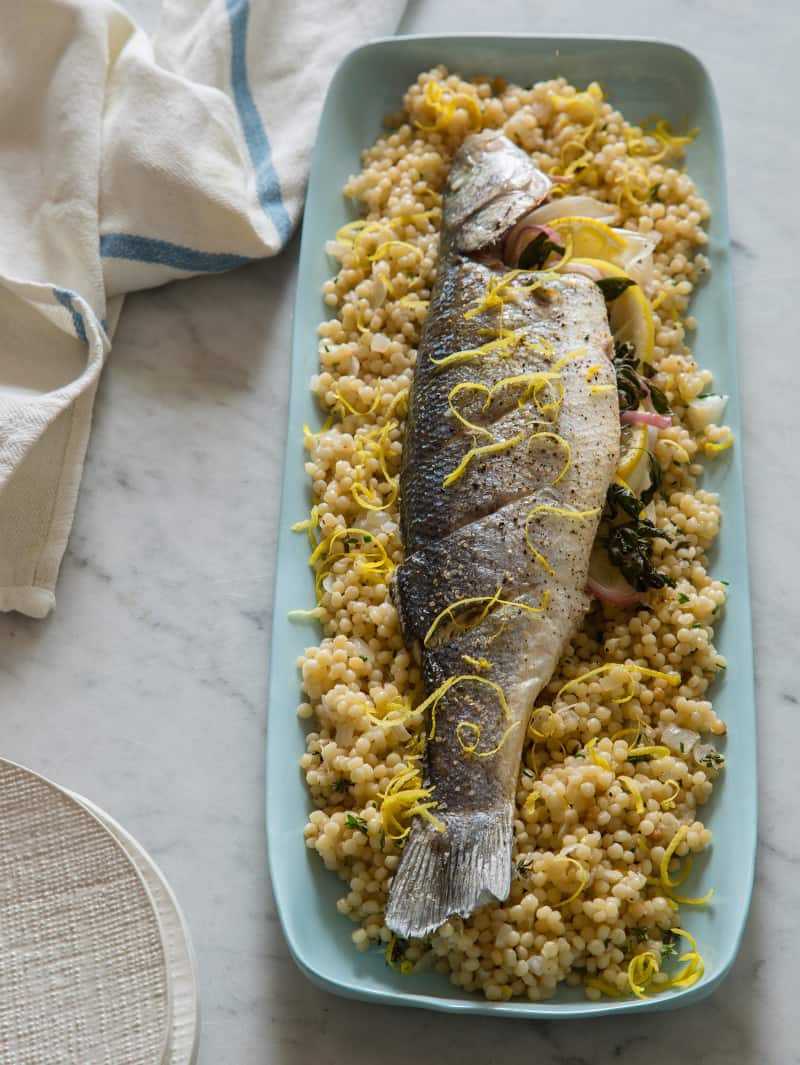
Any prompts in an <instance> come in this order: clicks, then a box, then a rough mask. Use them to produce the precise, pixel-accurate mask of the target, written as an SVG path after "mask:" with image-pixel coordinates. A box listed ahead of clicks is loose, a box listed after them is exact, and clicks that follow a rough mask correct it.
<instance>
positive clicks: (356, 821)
mask: <svg viewBox="0 0 800 1065" xmlns="http://www.w3.org/2000/svg"><path fill="white" fill-rule="evenodd" d="M344 826H345V828H351V829H352V830H353V832H363V833H364V835H365V836H366V834H367V822H366V821H365V820H364V818H363V817H356V815H355V814H348V815H347V817H346V818H345V822H344Z"/></svg>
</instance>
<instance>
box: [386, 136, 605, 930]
mask: <svg viewBox="0 0 800 1065" xmlns="http://www.w3.org/2000/svg"><path fill="white" fill-rule="evenodd" d="M549 192H550V181H549V179H548V178H547V177H546V176H545V175H544V174H542V173H541V172H540V171H539V170H537V169H536V168H535V167H534V166H533V164H532V163H531V161H530V159H529V157H528V156H527V155H526V153H524V152H523V151H521V150H520V149H518V148H517V147H516V146H515V145H513V144H512V143H511V141H509V140H508V139H507V138H506V137H505V136H503V135H502V134H499V133H497V132H495V131H486V132H483V133H479V134H474V135H472V136H470V137H468V138H467V139H466V140H465V142H464V144H463V145H462V147H461V148H460V149H459V151H458V152H457V154H456V156H455V158H454V160H453V164H452V167H451V170H450V174H449V177H448V181H447V185H446V188H445V193H444V199H443V220H442V230H441V244H440V252H439V264H438V271H437V278H436V285H435V288H434V292H433V296H432V300H431V307H430V312H429V314H428V318H427V320H426V323H425V327H424V330H423V336H422V340H421V343H420V348H419V354H418V358H417V364H416V369H415V372H414V381H413V386H412V392H411V400H410V406H409V416H408V421H407V427H406V438H405V443H404V449H403V464H402V469H401V474H400V491H401V532H402V537H403V543H404V548H405V559H404V561H403V563H402V564H401V565H400V566H399V567H398V568H397V570H396V571H395V574H394V583H393V589H392V592H393V596H394V600H395V602H396V604H397V607H398V611H399V614H400V621H401V626H402V630H403V635H404V639H405V641H406V643H407V644H408V645H409V646H411V647H415V648H416V649H417V650H418V651H419V652H420V654H421V663H422V672H423V678H424V684H425V689H426V693H427V695H428V697H429V698H428V700H426V703H427V709H426V715H427V720H426V726H427V736H428V740H427V744H426V748H425V754H424V783H425V786H426V787H428V788H431V789H433V799H434V800H435V801H436V803H437V807H436V818H437V820H438V821H439V822H440V823H439V824H438V825H437V824H436V823H433V822H431V821H428V820H423V819H422V818H415V819H414V821H413V823H412V828H411V832H410V835H409V837H408V840H407V842H406V844H405V847H404V850H403V853H402V856H401V860H400V864H399V866H398V869H397V872H396V873H395V876H394V880H393V883H392V886H391V890H390V894H389V900H388V904H387V909H386V924H387V926H388V927H389V928H390V929H391V930H392V931H394V932H396V933H397V934H399V935H401V936H404V937H409V936H423V935H426V934H427V933H428V932H430V931H432V930H433V929H435V928H437V927H438V926H439V925H441V924H442V923H443V922H444V921H445V920H446V919H447V918H448V917H449V916H451V915H453V914H459V915H461V916H462V917H467V916H469V915H470V914H471V913H473V911H474V910H475V909H476V908H477V907H478V906H480V905H482V904H484V903H486V902H489V901H490V900H491V899H493V898H494V899H498V900H502V899H505V898H506V897H507V896H508V893H509V890H510V886H511V849H512V842H513V818H514V799H515V793H516V789H517V781H518V777H519V769H520V759H521V755H522V749H523V744H524V740H525V733H526V729H527V726H528V720H529V717H530V714H531V710H532V708H533V705H534V701H535V699H536V697H537V696H538V695H539V693H540V692H541V690H542V689H543V687H544V686H545V685H546V684H547V683H548V681H549V680H550V678H551V676H552V674H553V672H554V670H555V669H556V666H557V664H558V662H559V659H560V658H561V656H562V654H563V652H564V649H565V647H566V645H567V644H568V643H569V641H570V639H571V638H572V636H573V635H574V633H575V631H576V629H577V627H578V625H579V624H580V621H581V619H582V618H583V616H584V614H585V612H586V610H587V609H588V605H589V598H588V596H587V594H586V591H585V586H586V578H587V572H588V565H589V555H590V551H591V548H592V543H593V541H594V537H595V534H596V532H597V526H598V522H599V519H600V513H601V509H602V507H603V504H604V501H605V497H606V492H607V490H608V487H609V485H610V484H611V482H612V480H613V477H614V473H615V470H616V466H617V462H618V457H619V439H620V423H619V409H618V402H617V391H616V378H615V374H614V369H613V366H612V363H611V361H610V358H609V355H610V353H611V352H612V350H613V348H612V339H611V336H610V333H609V327H608V318H607V313H606V306H605V301H604V299H603V295H602V293H601V290H600V288H599V287H598V286H597V285H596V284H595V283H594V281H592V280H591V279H590V278H588V277H584V276H582V275H580V274H571V273H558V272H555V271H552V270H540V271H527V270H526V271H509V269H508V267H507V266H506V265H505V264H504V263H503V262H502V258H501V256H502V244H503V238H504V237H505V235H506V234H508V232H509V231H510V229H511V228H512V227H513V226H514V225H515V224H516V223H517V222H519V221H520V219H521V218H523V216H524V215H525V214H526V213H527V212H529V211H530V210H532V209H533V208H535V207H536V206H537V204H539V203H541V202H542V201H543V200H545V199H546V198H547V196H548V194H549ZM442 825H443V826H444V831H442V830H441V826H442Z"/></svg>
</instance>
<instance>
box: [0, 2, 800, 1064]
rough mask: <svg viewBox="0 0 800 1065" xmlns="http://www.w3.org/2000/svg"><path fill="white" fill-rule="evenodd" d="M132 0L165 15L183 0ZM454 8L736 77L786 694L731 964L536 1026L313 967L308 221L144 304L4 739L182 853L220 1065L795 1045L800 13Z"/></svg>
mask: <svg viewBox="0 0 800 1065" xmlns="http://www.w3.org/2000/svg"><path fill="white" fill-rule="evenodd" d="M126 6H128V7H129V8H130V9H131V10H132V11H133V12H134V13H135V15H136V16H137V17H138V18H139V19H140V20H141V21H142V22H143V24H144V25H145V26H147V27H153V26H154V24H155V21H156V18H157V11H158V0H135V2H134V0H127V4H126ZM454 7H455V5H452V4H449V3H447V0H412V2H411V4H410V8H409V12H408V14H407V16H406V19H405V21H404V23H403V26H402V29H403V30H405V31H408V32H429V31H438V32H448V31H451V30H453V29H454V28H457V29H458V30H493V31H498V30H502V31H527V32H537V31H541V32H543V33H549V32H556V33H574V32H583V33H606V34H611V35H614V34H617V35H621V34H628V35H640V36H652V37H662V38H666V39H669V40H672V41H675V42H678V43H682V44H685V45H686V46H688V47H689V48H690V49H692V50H693V51H695V52H696V53H697V54H698V55H699V56H700V57H701V58H702V59H703V60H704V62H705V63H706V65H707V66H708V68H709V70H710V72H711V75H712V78H713V80H714V83H715V85H716V88H717V92H718V94H719V98H720V101H721V106H722V113H723V120H724V128H725V136H726V143H727V152H728V170H729V189H730V202H731V214H732V230H733V235H734V248H735V272H736V290H737V295H738V297H739V300H738V305H737V311H736V313H737V322H738V328H739V348H740V358H741V368H742V387H743V390H744V398H745V434H744V441H743V446H744V448H745V452H746V468H747V475H748V484H747V493H748V494H747V502H748V511H749V531H750V549H751V571H752V578H753V589H754V600H753V606H754V621H755V638H756V660H757V667H758V669H757V672H758V702H759V707H760V711H761V728H760V751H759V760H760V766H761V849H760V856H759V865H758V873H757V880H756V890H755V895H754V901H753V907H752V911H751V915H750V920H749V924H748V928H747V933H746V936H745V940H744V944H743V947H742V950H741V954H740V956H739V958H738V961H737V962H736V965H735V968H734V970H733V972H732V974H731V975H730V977H729V978H728V980H727V981H726V982H725V983H724V985H723V986H722V988H721V989H720V990H719V991H718V992H717V993H716V994H715V995H714V996H713V997H712V998H711V999H709V1000H708V1001H706V1002H704V1003H702V1004H700V1005H697V1006H694V1007H690V1008H687V1009H685V1010H683V1011H682V1012H680V1013H672V1014H670V1013H666V1014H654V1015H651V1016H647V1017H644V1016H643V1017H639V1018H636V1019H630V1018H628V1019H625V1020H622V1021H617V1020H612V1019H603V1020H598V1021H593V1022H591V1023H582V1024H580V1023H546V1024H533V1023H528V1024H522V1023H513V1022H509V1021H492V1020H487V1019H483V1018H463V1019H460V1020H458V1021H457V1022H456V1021H455V1020H454V1019H453V1018H451V1017H446V1016H439V1015H434V1014H426V1013H423V1012H414V1013H410V1012H399V1011H396V1010H392V1009H390V1008H381V1007H375V1006H367V1005H364V1004H361V1003H355V1002H348V1001H345V1000H342V999H338V998H334V997H332V996H330V995H327V994H325V993H323V992H320V991H318V990H316V989H315V988H313V987H312V986H311V985H310V984H309V983H308V982H307V981H306V980H305V978H304V977H303V976H301V975H300V973H299V972H298V971H297V970H296V969H295V967H294V965H293V963H292V961H291V960H290V958H289V955H288V952H287V949H286V946H285V944H284V941H283V938H282V935H281V931H280V927H279V925H278V921H277V918H276V915H275V911H274V907H273V904H272V900H271V896H270V888H269V883H268V880H267V871H266V861H265V850H264V831H263V812H262V811H263V790H264V782H263V734H264V717H265V704H266V686H267V668H268V635H269V629H270V620H271V617H270V601H271V589H272V571H273V565H274V545H275V538H276V530H277V521H278V497H279V491H280V489H279V474H280V468H281V463H282V452H283V440H284V428H285V420H286V397H287V389H288V359H289V336H290V320H291V307H292V301H293V295H294V292H293V290H294V279H295V268H296V262H297V241H296V240H295V241H294V242H293V243H292V245H291V246H290V248H289V249H288V251H287V252H286V253H285V254H284V255H283V256H282V257H281V258H280V259H279V260H277V261H272V262H268V263H264V264H263V265H259V266H255V267H250V268H246V269H244V270H240V271H238V272H236V273H233V274H228V275H225V276H222V277H218V278H209V279H201V280H196V281H190V282H185V283H182V284H179V285H170V286H168V287H166V288H162V289H160V290H157V291H154V292H150V293H146V294H143V295H140V296H134V297H132V298H130V299H129V301H128V304H127V307H126V310H125V312H124V315H123V320H122V323H121V325H120V328H119V332H118V334H117V339H116V342H115V345H114V352H113V355H112V358H111V363H110V365H109V367H108V369H107V370H106V373H105V376H104V378H103V381H102V384H101V387H100V392H99V396H98V401H97V406H96V414H95V426H94V433H93V436H92V440H91V446H90V449H89V458H88V463H87V466H86V473H85V476H84V480H83V486H82V489H81V496H80V501H79V506H78V513H77V520H76V522H75V527H74V531H73V534H72V540H71V543H70V548H69V552H68V554H67V557H66V560H65V563H64V567H63V571H62V576H61V580H60V583H59V587H58V607H57V610H56V612H55V614H54V615H53V616H52V617H51V618H49V619H48V620H47V621H45V622H36V621H27V620H25V619H22V618H20V617H18V616H2V617H0V682H1V683H2V718H1V719H0V721H1V724H0V728H1V730H2V732H1V734H2V753H3V755H4V756H6V757H9V758H12V759H15V760H17V761H19V762H22V763H23V764H26V765H29V766H31V767H32V768H34V769H36V770H39V771H40V772H43V773H45V774H47V775H49V776H52V777H53V778H54V779H56V780H57V781H59V782H60V783H61V784H64V785H66V786H68V787H70V788H74V789H75V790H77V791H79V792H81V793H83V794H85V795H87V796H88V797H89V798H91V799H93V800H94V801H96V802H98V803H99V804H100V805H102V806H103V807H104V808H106V809H107V810H108V811H109V812H110V813H111V814H112V815H113V816H114V817H116V818H118V819H119V820H120V821H121V822H122V823H123V824H124V825H125V826H126V827H127V828H128V829H130V831H131V832H133V833H134V834H135V835H136V836H137V837H138V838H139V839H140V840H141V841H142V843H143V844H144V845H145V846H146V847H147V848H148V849H149V850H150V851H151V853H152V854H153V855H154V857H155V858H156V860H157V861H158V862H159V863H160V864H161V866H162V867H163V869H164V871H165V873H166V874H167V876H168V878H169V879H170V881H171V883H172V885H173V886H174V888H175V891H176V892H177V895H178V897H179V899H180V900H181V902H182V904H183V906H184V907H185V910H186V913H187V916H188V918H189V922H190V924H191V928H192V932H193V936H194V942H195V946H196V949H197V954H198V960H199V967H200V980H201V991H202V1000H203V1018H204V1020H203V1034H202V1044H201V1051H200V1059H199V1060H200V1065H256V1063H263V1062H266V1061H269V1062H270V1063H271V1065H288V1063H289V1062H292V1063H298V1065H303V1063H305V1062H309V1063H310V1062H312V1061H313V1062H315V1065H333V1063H337V1065H338V1063H347V1065H372V1063H374V1062H375V1061H377V1060H380V1061H382V1062H383V1063H385V1065H406V1063H407V1061H408V1060H409V1043H408V1040H406V1039H405V1038H400V1037H399V1035H400V1033H401V1031H402V1028H401V1026H402V1025H408V1026H410V1030H411V1031H413V1033H414V1035H413V1047H414V1053H413V1059H414V1061H415V1062H416V1063H418V1065H429V1063H430V1065H433V1063H434V1062H435V1063H436V1065H455V1063H459V1065H460V1063H461V1062H481V1063H490V1062H499V1061H501V1060H502V1061H504V1062H520V1061H526V1062H538V1063H542V1065H584V1063H589V1062H592V1063H605V1062H611V1061H613V1060H617V1059H619V1060H621V1061H628V1060H630V1061H633V1060H636V1059H637V1058H638V1057H639V1056H641V1057H642V1058H643V1059H644V1056H645V1054H646V1057H647V1061H648V1062H649V1063H650V1065H679V1063H680V1065H685V1063H686V1062H687V1061H691V1062H694V1063H697V1065H723V1063H724V1065H728V1063H730V1062H736V1063H737V1065H792V1063H798V1062H800V1040H798V1039H793V1038H792V1037H793V1036H798V1035H800V1025H799V1024H798V1020H797V1011H796V1006H795V999H796V980H795V964H794V956H795V951H794V949H793V948H794V946H795V945H796V942H797V938H798V934H800V916H798V907H797V898H798V895H797V887H796V872H797V863H798V862H800V852H799V851H798V842H797V840H798V835H797V833H796V831H794V832H791V831H790V830H789V829H787V828H786V827H785V826H786V824H787V823H786V822H785V821H782V820H781V818H782V815H783V811H784V810H785V809H786V808H787V807H788V805H789V803H791V802H792V796H794V794H795V789H796V781H797V773H796V767H795V764H794V762H793V761H792V758H793V755H792V751H794V750H798V749H800V707H799V706H798V700H799V699H800V682H798V679H797V678H796V677H795V675H794V673H793V668H794V665H795V662H796V659H797V650H796V634H795V632H794V630H793V621H796V619H797V615H798V611H797V603H798V602H800V576H798V573H799V572H800V571H799V569H798V566H797V564H796V560H795V558H794V551H793V550H790V549H789V548H790V541H791V540H792V539H795V540H796V538H797V528H796V526H795V521H797V519H798V518H799V517H800V506H798V502H797V497H796V496H795V495H794V492H795V491H797V487H798V477H797V473H796V459H795V457H794V455H793V450H794V448H795V447H797V446H798V445H800V432H798V428H797V420H796V414H795V407H796V405H797V401H796V399H795V397H794V393H793V385H792V380H793V377H794V375H795V372H796V371H794V369H793V363H794V360H795V358H796V357H797V355H796V350H797V330H796V325H795V326H794V327H793V326H792V322H793V321H795V323H796V322H797V319H793V318H792V306H794V302H793V301H794V299H795V298H796V296H795V289H796V284H795V283H794V282H793V281H792V280H791V278H792V276H793V275H792V273H791V263H792V259H793V256H794V251H795V246H794V242H795V241H798V240H800V233H798V212H797V210H796V204H795V203H794V202H793V201H794V195H795V192H794V190H795V188H796V184H795V183H796V180H797V173H798V172H800V142H798V138H797V136H796V133H797V111H796V104H795V101H796V99H797V98H798V95H800V64H798V63H797V62H794V61H792V58H791V56H790V50H791V45H790V41H792V40H793V39H796V37H797V34H798V31H800V15H798V10H799V9H798V8H796V7H795V5H794V4H792V3H790V2H789V0H780V2H779V3H776V4H774V5H766V4H761V5H754V4H751V3H749V2H746V0H676V2H675V3H673V4H666V3H663V2H662V3H660V4H658V5H657V4H654V3H652V2H649V0H640V2H638V3H634V2H632V0H604V2H602V3H589V2H588V0H561V2H560V3H557V4H546V5H545V4H536V5H534V4H529V3H519V2H514V0H493V2H492V3H491V4H486V3H477V2H474V0H472V2H469V3H463V4H461V5H459V11H458V18H457V26H456V27H454V25H453V21H452V15H451V14H450V12H451V11H452V10H453V8H454ZM670 9H671V14H669V15H666V12H667V11H668V10H670ZM786 373H788V374H789V377H785V376H784V374H786ZM389 1033H391V1036H392V1037H391V1038H387V1036H388V1035H389ZM377 1047H380V1050H379V1051H378V1050H377V1049H376V1048H377Z"/></svg>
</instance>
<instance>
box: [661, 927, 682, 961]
mask: <svg viewBox="0 0 800 1065" xmlns="http://www.w3.org/2000/svg"><path fill="white" fill-rule="evenodd" d="M677 941H678V937H677V936H676V935H674V934H673V933H672V932H665V933H664V938H663V940H662V941H661V960H662V961H664V959H665V958H671V957H672V956H673V955H675V954H677V953H678V942H677Z"/></svg>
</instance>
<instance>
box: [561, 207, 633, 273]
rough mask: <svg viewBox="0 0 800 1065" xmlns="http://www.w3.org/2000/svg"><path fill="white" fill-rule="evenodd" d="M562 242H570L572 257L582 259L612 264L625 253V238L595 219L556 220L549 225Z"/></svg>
mask: <svg viewBox="0 0 800 1065" xmlns="http://www.w3.org/2000/svg"><path fill="white" fill-rule="evenodd" d="M549 225H550V227H551V229H554V230H555V231H556V233H558V235H559V237H560V238H561V240H562V242H564V243H566V241H567V238H568V237H569V238H570V240H571V246H572V255H573V256H578V257H579V258H582V259H605V260H607V261H610V262H614V261H615V260H617V258H618V257H620V256H622V255H623V254H624V253H625V250H626V248H627V243H626V241H625V238H624V237H622V236H620V235H619V234H618V233H615V232H614V230H613V229H612V228H611V227H610V226H607V225H606V224H605V222H598V221H597V219H596V218H578V217H574V218H557V219H556V220H555V221H553V222H550V223H549Z"/></svg>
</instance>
